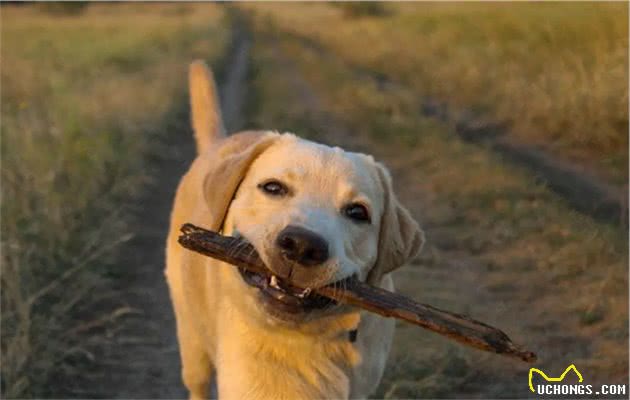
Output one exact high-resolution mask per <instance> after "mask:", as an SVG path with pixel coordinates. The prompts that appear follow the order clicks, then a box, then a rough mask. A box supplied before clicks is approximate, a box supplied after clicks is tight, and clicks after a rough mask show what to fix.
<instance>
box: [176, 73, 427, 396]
mask: <svg viewBox="0 0 630 400" xmlns="http://www.w3.org/2000/svg"><path fill="white" fill-rule="evenodd" d="M189 85H190V101H191V119H192V125H193V130H194V136H195V141H196V145H197V152H198V154H197V157H196V159H195V160H194V162H193V163H192V165H191V167H190V169H189V170H188V172H187V173H186V174H185V175H184V177H183V178H182V179H181V182H180V184H179V186H178V188H177V192H176V196H175V201H174V205H173V210H172V214H171V221H170V231H169V234H168V239H167V245H166V277H167V281H168V285H169V289H170V295H171V299H172V302H173V306H174V311H175V315H176V321H177V336H178V341H179V349H180V355H181V361H182V379H183V382H184V385H185V386H186V388H187V389H188V392H189V395H190V398H192V399H204V398H207V397H208V395H209V391H208V390H209V389H208V388H209V383H210V380H211V377H212V376H216V385H217V386H216V387H217V391H218V397H219V398H220V399H250V400H251V399H291V400H294V399H324V398H327V399H329V398H330V399H332V398H334V399H343V398H365V397H367V396H368V395H369V394H370V393H372V392H373V391H374V390H375V389H376V387H377V385H378V383H379V381H380V379H381V377H382V375H383V372H384V369H385V363H386V360H387V356H388V353H389V350H390V347H391V341H392V337H393V333H394V321H393V320H391V319H386V318H382V317H379V316H376V315H375V314H371V313H368V312H364V311H361V310H358V309H356V308H352V307H350V306H345V305H340V304H335V303H334V301H331V300H328V299H326V298H323V297H320V296H318V295H316V294H312V293H311V292H312V290H311V289H312V288H317V287H321V286H323V285H330V284H336V285H342V284H343V282H344V280H345V279H347V278H349V277H355V278H358V279H360V280H363V281H366V282H368V283H370V284H372V285H375V286H379V287H382V288H384V289H387V290H394V285H393V281H392V277H391V272H392V271H393V270H395V269H396V268H398V267H400V266H402V265H404V264H405V263H406V262H408V261H409V260H411V259H412V258H413V257H414V256H415V255H416V254H417V253H418V252H419V251H420V249H421V248H422V245H423V243H424V235H423V233H422V231H421V229H420V228H419V226H418V224H417V222H416V221H414V219H413V218H412V217H411V215H410V214H409V212H408V211H407V210H406V209H405V208H404V207H403V206H402V205H401V204H400V202H399V201H398V199H397V198H396V196H395V194H394V192H393V190H392V181H391V178H390V175H389V173H388V171H387V169H386V168H385V167H384V166H383V165H382V164H380V163H378V162H376V161H374V159H373V158H372V157H371V156H369V155H364V154H359V153H352V152H347V151H344V150H342V149H340V148H338V147H329V146H325V145H322V144H318V143H315V142H311V141H307V140H304V139H301V138H298V137H297V136H295V135H293V134H290V133H284V134H280V133H277V132H275V131H246V132H241V133H237V134H233V135H230V136H226V135H225V129H224V128H223V122H222V119H221V112H220V108H219V105H218V101H217V94H216V87H215V84H214V80H213V77H212V74H211V72H210V70H209V69H208V68H207V67H206V65H205V64H204V63H203V62H201V61H195V62H193V63H192V64H191V66H190V71H189ZM186 222H190V223H193V224H196V225H199V226H202V227H205V228H207V229H212V230H215V231H221V232H223V234H225V235H230V236H237V237H241V238H243V239H245V240H246V241H248V242H249V243H251V244H252V245H253V246H254V248H255V249H256V250H257V252H258V253H259V254H260V256H261V258H262V260H263V261H264V263H265V265H266V266H267V267H268V268H269V270H270V273H271V277H270V278H266V277H264V276H262V275H257V274H254V273H250V272H246V271H244V270H240V269H238V268H236V267H234V266H231V265H228V264H225V263H222V262H220V261H217V260H214V259H211V258H208V257H205V256H202V255H199V254H196V253H193V252H191V251H188V250H186V249H184V248H183V247H181V246H180V245H179V244H178V243H177V238H178V236H179V228H180V226H181V225H182V224H184V223H186ZM233 251H239V249H233Z"/></svg>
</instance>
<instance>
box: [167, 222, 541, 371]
mask: <svg viewBox="0 0 630 400" xmlns="http://www.w3.org/2000/svg"><path fill="white" fill-rule="evenodd" d="M181 231H182V233H183V234H182V235H181V236H180V237H179V243H180V244H181V245H182V246H184V247H185V248H187V249H190V250H193V251H195V252H197V253H201V254H203V255H206V256H209V257H212V258H215V259H217V260H221V261H225V262H227V263H229V264H232V265H235V266H238V267H241V268H244V269H246V270H249V271H251V272H256V273H259V274H262V275H264V276H269V275H270V274H271V271H270V270H269V269H268V268H267V267H266V266H265V264H264V263H263V262H262V260H261V259H260V257H259V255H258V253H257V252H256V249H254V247H253V246H252V245H251V244H249V243H247V242H245V241H243V240H241V239H239V238H234V237H229V236H222V235H220V234H218V233H215V232H212V231H208V230H206V229H203V228H199V227H197V226H195V225H192V224H185V225H183V226H182V227H181ZM234 249H237V250H236V251H235V250H234ZM343 286H344V287H343V288H340V287H333V286H324V287H320V288H316V289H315V288H314V289H313V292H314V293H317V294H319V295H320V296H324V297H328V298H330V299H334V300H336V301H338V302H340V303H345V304H349V305H353V306H356V307H359V308H362V309H364V310H367V311H370V312H373V313H376V314H379V315H382V316H384V317H394V318H398V319H402V320H404V321H407V322H410V323H412V324H416V325H419V326H421V327H423V328H426V329H428V330H430V331H433V332H436V333H438V334H440V335H444V336H446V337H448V338H450V339H453V340H456V341H458V342H460V343H462V344H465V345H467V346H471V347H475V348H477V349H481V350H485V351H489V352H493V353H497V354H501V355H505V356H509V357H513V358H518V359H520V360H523V361H526V362H534V361H536V355H535V354H534V353H532V352H531V351H525V350H522V349H520V348H519V347H518V346H516V345H515V344H514V343H512V341H511V340H510V338H509V337H508V336H507V335H506V334H505V333H504V332H503V331H501V330H499V329H497V328H494V327H492V326H489V325H486V324H484V323H482V322H479V321H476V320H474V319H472V318H469V317H467V316H465V315H461V314H455V313H451V312H448V311H444V310H440V309H438V308H435V307H432V306H430V305H427V304H422V303H417V302H415V301H413V300H411V299H409V298H407V297H404V296H401V295H399V294H397V293H393V292H389V291H387V290H384V289H381V288H378V287H374V286H371V285H368V284H366V283H364V282H361V281H359V280H357V279H352V280H349V281H348V282H347V284H346V285H343Z"/></svg>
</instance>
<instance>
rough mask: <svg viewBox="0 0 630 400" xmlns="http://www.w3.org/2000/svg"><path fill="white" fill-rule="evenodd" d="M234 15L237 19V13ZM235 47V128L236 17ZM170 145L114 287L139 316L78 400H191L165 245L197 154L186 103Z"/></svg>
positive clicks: (238, 76) (225, 101)
mask: <svg viewBox="0 0 630 400" xmlns="http://www.w3.org/2000/svg"><path fill="white" fill-rule="evenodd" d="M231 17H238V16H236V15H231ZM234 21H235V23H234V26H235V28H234V30H233V36H232V38H233V39H232V44H231V45H230V48H229V49H228V54H227V55H226V58H225V62H224V64H225V66H224V68H222V70H224V71H225V74H224V79H223V80H222V81H220V82H218V83H219V90H220V97H221V102H222V109H223V113H224V118H225V121H224V122H225V124H226V127H227V128H228V130H229V131H233V130H236V129H239V128H240V127H241V126H242V124H243V119H242V115H243V114H242V113H243V108H244V104H245V94H246V89H247V88H246V78H247V71H248V59H249V48H250V46H251V39H250V38H249V36H248V34H247V32H246V31H244V30H242V29H241V28H240V27H239V24H238V23H237V20H236V19H234ZM169 120H170V121H171V123H170V125H169V126H167V127H165V129H167V131H168V132H171V134H170V136H169V138H168V139H167V142H166V143H164V144H163V145H162V146H161V148H160V152H159V160H157V161H156V162H155V164H154V165H153V167H152V170H151V171H150V175H151V177H152V182H151V184H150V188H149V189H147V190H146V193H145V194H144V195H142V196H141V197H140V198H139V199H138V201H137V204H136V205H135V206H136V208H137V210H138V212H137V213H136V217H135V220H136V221H137V223H136V225H135V232H134V233H135V237H134V239H133V240H132V241H130V242H129V243H127V245H126V246H125V248H123V250H122V257H121V261H120V263H121V265H126V266H127V268H126V270H127V271H126V272H125V274H124V276H123V278H122V279H118V280H117V281H116V284H117V287H116V288H114V290H115V291H116V292H117V293H119V297H118V303H119V304H121V305H122V306H123V307H128V308H131V309H133V310H135V311H136V313H134V314H133V315H131V316H129V317H127V318H126V319H125V320H124V321H123V322H121V323H120V326H118V327H116V328H115V333H110V334H109V335H106V336H109V337H108V338H107V341H106V342H105V343H102V344H100V345H99V346H100V347H101V348H102V349H101V354H99V359H101V360H102V361H99V365H100V368H99V371H96V372H91V373H90V375H91V378H90V379H89V381H90V383H89V388H85V389H84V390H83V389H77V390H75V394H76V395H77V397H95V398H124V399H149V398H150V399H158V398H165V399H175V398H185V397H186V396H187V392H186V391H185V389H184V386H183V384H182V381H181V377H180V359H179V352H178V345H177V338H176V331H175V318H174V315H173V310H172V306H171V302H170V297H169V293H168V287H167V284H166V280H165V278H164V248H165V242H166V236H167V232H168V228H169V219H170V211H171V206H172V202H173V198H174V195H175V189H176V187H177V185H178V183H179V180H180V178H181V176H182V175H183V174H184V173H185V172H186V170H187V169H188V167H189V165H190V163H191V162H192V161H193V159H194V157H195V152H196V151H195V146H194V141H193V135H192V131H191V128H190V123H189V111H188V101H187V99H185V98H182V102H181V106H178V109H177V110H176V111H174V113H173V115H172V116H171V118H169Z"/></svg>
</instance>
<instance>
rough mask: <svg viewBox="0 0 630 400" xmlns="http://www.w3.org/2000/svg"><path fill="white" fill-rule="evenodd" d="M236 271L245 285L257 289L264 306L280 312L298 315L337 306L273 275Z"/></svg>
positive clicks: (334, 302) (327, 299)
mask: <svg viewBox="0 0 630 400" xmlns="http://www.w3.org/2000/svg"><path fill="white" fill-rule="evenodd" d="M238 270H239V272H240V273H241V277H242V278H243V280H244V281H245V283H247V284H248V285H250V286H252V287H255V288H257V289H259V291H260V293H261V299H262V300H263V301H264V302H265V303H266V305H267V306H269V307H271V308H273V309H275V310H278V311H280V312H283V313H288V314H300V313H305V312H308V311H313V310H318V309H319V310H321V309H325V308H328V307H332V306H334V305H336V304H337V302H336V301H334V300H332V299H329V298H327V297H323V296H320V295H318V294H316V293H313V292H312V290H311V289H308V288H307V289H301V288H298V287H295V286H293V285H291V284H289V283H288V282H286V281H284V280H282V279H281V278H279V277H277V276H275V275H269V276H266V275H263V274H259V273H256V272H251V271H247V270H245V269H243V268H240V267H239V268H238Z"/></svg>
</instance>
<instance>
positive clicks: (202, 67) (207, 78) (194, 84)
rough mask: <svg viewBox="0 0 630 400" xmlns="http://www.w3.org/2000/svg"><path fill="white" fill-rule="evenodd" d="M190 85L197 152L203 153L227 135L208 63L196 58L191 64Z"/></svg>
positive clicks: (191, 112)
mask: <svg viewBox="0 0 630 400" xmlns="http://www.w3.org/2000/svg"><path fill="white" fill-rule="evenodd" d="M188 85H189V90H190V109H191V110H190V114H191V118H192V126H193V130H194V133H195V141H196V142H197V154H202V153H204V152H205V151H206V150H207V149H208V147H210V145H211V144H212V143H213V142H215V141H216V140H218V139H220V138H222V137H224V136H225V128H224V127H223V120H222V119H221V107H220V105H219V97H218V93H217V88H216V85H215V83H214V78H213V77H212V72H211V71H210V69H209V68H208V67H207V66H206V63H204V62H203V61H201V60H196V61H193V62H192V63H191V64H190V68H189V73H188Z"/></svg>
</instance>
